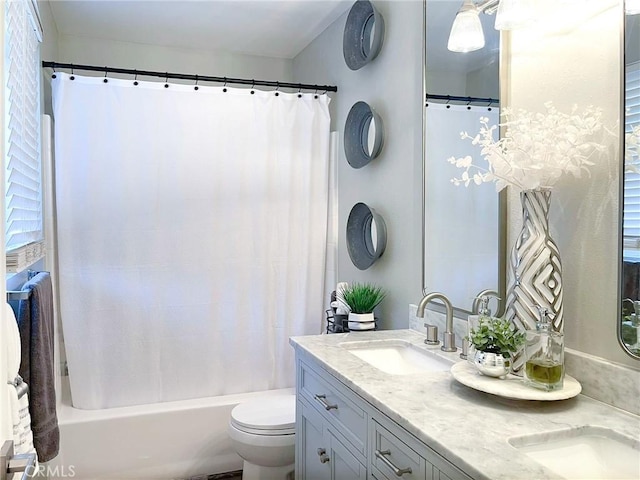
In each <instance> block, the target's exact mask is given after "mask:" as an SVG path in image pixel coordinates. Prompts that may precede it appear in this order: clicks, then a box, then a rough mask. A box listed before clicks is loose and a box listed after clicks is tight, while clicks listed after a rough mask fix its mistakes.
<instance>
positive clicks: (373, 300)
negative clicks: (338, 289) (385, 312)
mask: <svg viewBox="0 0 640 480" xmlns="http://www.w3.org/2000/svg"><path fill="white" fill-rule="evenodd" d="M386 296H387V292H386V291H384V290H383V289H382V287H378V286H376V285H373V284H371V283H352V284H350V285H347V286H346V287H345V288H343V289H342V298H343V299H344V302H345V303H346V304H347V305H348V306H349V308H350V309H351V311H352V312H353V313H371V312H373V309H374V308H376V307H377V306H378V305H379V304H380V302H382V300H384V297H386Z"/></svg>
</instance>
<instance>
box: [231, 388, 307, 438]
mask: <svg viewBox="0 0 640 480" xmlns="http://www.w3.org/2000/svg"><path fill="white" fill-rule="evenodd" d="M231 422H232V424H233V425H235V426H236V427H237V428H239V429H240V430H245V431H252V432H253V431H258V432H263V433H265V434H266V433H267V432H274V433H277V434H280V435H283V434H288V433H293V432H294V431H295V423H296V396H295V395H277V396H273V397H264V398H261V399H259V400H252V401H250V402H244V403H241V404H239V405H237V406H236V407H234V409H233V410H231Z"/></svg>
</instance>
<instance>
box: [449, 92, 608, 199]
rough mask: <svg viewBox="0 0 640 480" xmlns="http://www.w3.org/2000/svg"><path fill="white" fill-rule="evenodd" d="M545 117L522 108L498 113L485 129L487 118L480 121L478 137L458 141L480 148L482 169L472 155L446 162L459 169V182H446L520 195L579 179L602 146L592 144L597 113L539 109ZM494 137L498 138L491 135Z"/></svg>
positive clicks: (548, 105)
mask: <svg viewBox="0 0 640 480" xmlns="http://www.w3.org/2000/svg"><path fill="white" fill-rule="evenodd" d="M544 105H545V107H546V109H547V112H546V113H533V112H528V111H526V110H523V109H519V110H512V109H509V108H505V109H503V111H502V113H501V117H503V121H502V123H500V124H499V125H492V126H489V119H488V118H486V117H481V118H480V124H481V125H482V126H481V128H480V131H479V133H478V134H477V135H476V136H474V137H472V136H470V135H469V134H468V133H467V132H462V133H461V138H462V139H470V140H471V143H472V144H473V145H479V146H480V147H481V148H482V149H481V152H480V153H481V155H482V157H483V158H484V160H486V162H487V164H488V165H487V166H486V167H482V166H479V165H476V164H474V163H473V159H472V158H471V156H466V157H463V158H455V157H451V158H449V159H448V161H449V162H450V163H452V164H454V165H455V166H456V167H459V168H463V169H464V172H463V173H462V175H461V176H460V178H454V179H452V180H451V181H452V182H453V183H454V184H455V185H462V184H464V185H465V186H468V185H469V184H470V183H471V182H474V183H475V184H476V185H480V184H481V183H483V182H495V183H496V189H497V190H498V191H500V190H502V189H503V188H505V187H506V186H508V185H509V186H512V187H515V188H517V189H519V190H536V189H549V188H551V187H553V185H555V183H556V181H557V180H558V179H559V178H560V177H561V176H562V175H563V174H564V173H570V174H572V175H573V176H575V177H580V176H581V174H582V173H583V172H587V173H588V172H589V170H588V167H590V166H592V165H594V163H593V162H592V161H591V157H592V156H593V155H594V153H596V152H602V151H603V150H604V149H605V147H604V145H602V144H600V143H598V142H596V141H594V140H593V138H594V136H595V134H596V133H598V132H599V131H600V130H602V129H603V125H602V121H601V116H602V110H601V109H599V108H594V107H587V108H586V109H585V110H584V112H582V113H578V112H577V107H575V106H574V107H573V109H572V111H571V113H569V114H566V113H561V112H559V111H558V110H557V109H556V108H555V107H554V106H553V104H552V103H551V102H547V103H545V104H544ZM499 126H501V127H506V129H505V134H504V137H503V138H501V139H499V140H495V138H494V134H497V132H496V130H497V129H498V127H499ZM496 136H497V135H496Z"/></svg>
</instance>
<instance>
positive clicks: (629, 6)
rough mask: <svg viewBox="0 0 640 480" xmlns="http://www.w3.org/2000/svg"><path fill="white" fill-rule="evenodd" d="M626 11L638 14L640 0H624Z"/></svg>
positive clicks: (630, 13) (628, 13)
mask: <svg viewBox="0 0 640 480" xmlns="http://www.w3.org/2000/svg"><path fill="white" fill-rule="evenodd" d="M624 13H626V14H627V15H637V14H639V13H640V0H624Z"/></svg>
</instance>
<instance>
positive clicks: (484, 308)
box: [465, 295, 491, 363]
mask: <svg viewBox="0 0 640 480" xmlns="http://www.w3.org/2000/svg"><path fill="white" fill-rule="evenodd" d="M476 299H477V300H479V302H480V306H479V307H478V310H477V311H478V313H477V314H476V315H469V316H468V317H467V336H466V337H465V341H466V342H467V344H468V347H467V360H468V361H469V362H470V363H474V357H475V355H476V349H475V347H474V346H473V344H472V343H471V340H470V339H471V330H477V328H478V322H479V321H480V319H481V318H484V317H491V310H490V309H489V296H488V295H482V296H480V297H476Z"/></svg>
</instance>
